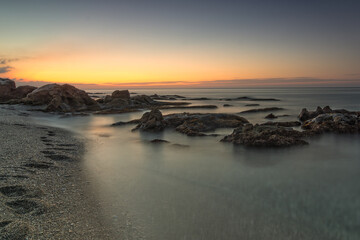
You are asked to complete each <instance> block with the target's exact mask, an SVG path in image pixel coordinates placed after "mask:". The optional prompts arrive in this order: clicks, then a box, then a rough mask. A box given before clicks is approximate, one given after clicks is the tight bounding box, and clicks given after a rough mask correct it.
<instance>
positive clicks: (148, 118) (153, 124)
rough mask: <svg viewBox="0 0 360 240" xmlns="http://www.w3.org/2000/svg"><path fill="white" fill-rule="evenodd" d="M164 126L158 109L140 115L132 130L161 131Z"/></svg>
mask: <svg viewBox="0 0 360 240" xmlns="http://www.w3.org/2000/svg"><path fill="white" fill-rule="evenodd" d="M165 127H166V124H165V122H164V118H163V116H162V113H161V112H160V111H159V110H158V109H154V110H152V111H151V112H146V113H144V115H143V116H142V117H141V119H140V122H139V124H138V125H137V126H136V127H135V128H134V129H133V130H137V129H140V130H143V131H154V132H157V131H161V130H163V129H164V128H165Z"/></svg>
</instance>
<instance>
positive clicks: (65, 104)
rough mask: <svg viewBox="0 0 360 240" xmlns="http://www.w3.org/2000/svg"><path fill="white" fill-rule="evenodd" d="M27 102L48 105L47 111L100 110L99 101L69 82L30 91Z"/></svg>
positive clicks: (25, 99) (25, 101) (25, 100)
mask: <svg viewBox="0 0 360 240" xmlns="http://www.w3.org/2000/svg"><path fill="white" fill-rule="evenodd" d="M23 102H24V103H25V104H32V105H48V106H47V107H46V111H54V112H57V111H58V112H73V111H85V110H99V109H100V107H99V105H98V103H97V102H96V101H95V100H94V99H92V98H91V97H89V96H88V94H87V93H86V92H85V91H83V90H80V89H77V88H76V87H74V86H71V85H69V84H64V85H59V84H48V85H45V86H42V87H40V88H38V89H36V90H34V91H33V92H31V93H29V94H28V95H27V97H26V98H24V99H23Z"/></svg>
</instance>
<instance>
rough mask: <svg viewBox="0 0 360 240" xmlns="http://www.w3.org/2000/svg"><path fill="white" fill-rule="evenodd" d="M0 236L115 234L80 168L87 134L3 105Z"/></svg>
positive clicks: (102, 236)
mask: <svg viewBox="0 0 360 240" xmlns="http://www.w3.org/2000/svg"><path fill="white" fill-rule="evenodd" d="M0 136H1V141H0V239H2V240H3V239H8V240H9V239H114V238H113V237H112V234H111V231H110V230H109V229H108V227H107V226H108V225H107V224H106V223H104V221H103V219H102V217H101V210H100V208H99V203H98V202H97V199H96V198H95V197H94V196H93V195H92V192H91V188H90V184H89V180H88V179H87V176H86V172H85V171H86V170H83V169H82V168H81V160H82V156H83V153H84V139H81V138H80V137H79V136H74V135H73V134H72V133H70V132H67V131H64V130H62V129H56V128H51V127H45V126H40V125H37V124H36V123H34V122H31V121H30V118H29V117H27V114H26V113H22V112H21V111H18V110H15V109H12V107H11V106H10V107H8V106H6V105H2V106H0Z"/></svg>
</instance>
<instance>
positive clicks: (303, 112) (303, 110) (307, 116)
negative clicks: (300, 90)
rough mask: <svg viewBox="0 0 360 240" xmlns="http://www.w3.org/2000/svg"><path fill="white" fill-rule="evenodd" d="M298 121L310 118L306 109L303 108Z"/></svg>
mask: <svg viewBox="0 0 360 240" xmlns="http://www.w3.org/2000/svg"><path fill="white" fill-rule="evenodd" d="M298 118H299V120H300V121H302V122H303V121H306V120H308V119H310V118H311V116H310V113H309V111H308V110H307V109H306V108H303V109H302V110H301V112H300V114H299V116H298Z"/></svg>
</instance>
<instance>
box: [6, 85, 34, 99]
mask: <svg viewBox="0 0 360 240" xmlns="http://www.w3.org/2000/svg"><path fill="white" fill-rule="evenodd" d="M35 89H37V88H36V87H33V86H19V87H17V88H16V89H15V90H14V91H12V92H11V98H12V99H21V98H24V97H26V96H27V95H28V94H29V93H31V92H33V91H34V90H35Z"/></svg>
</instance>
